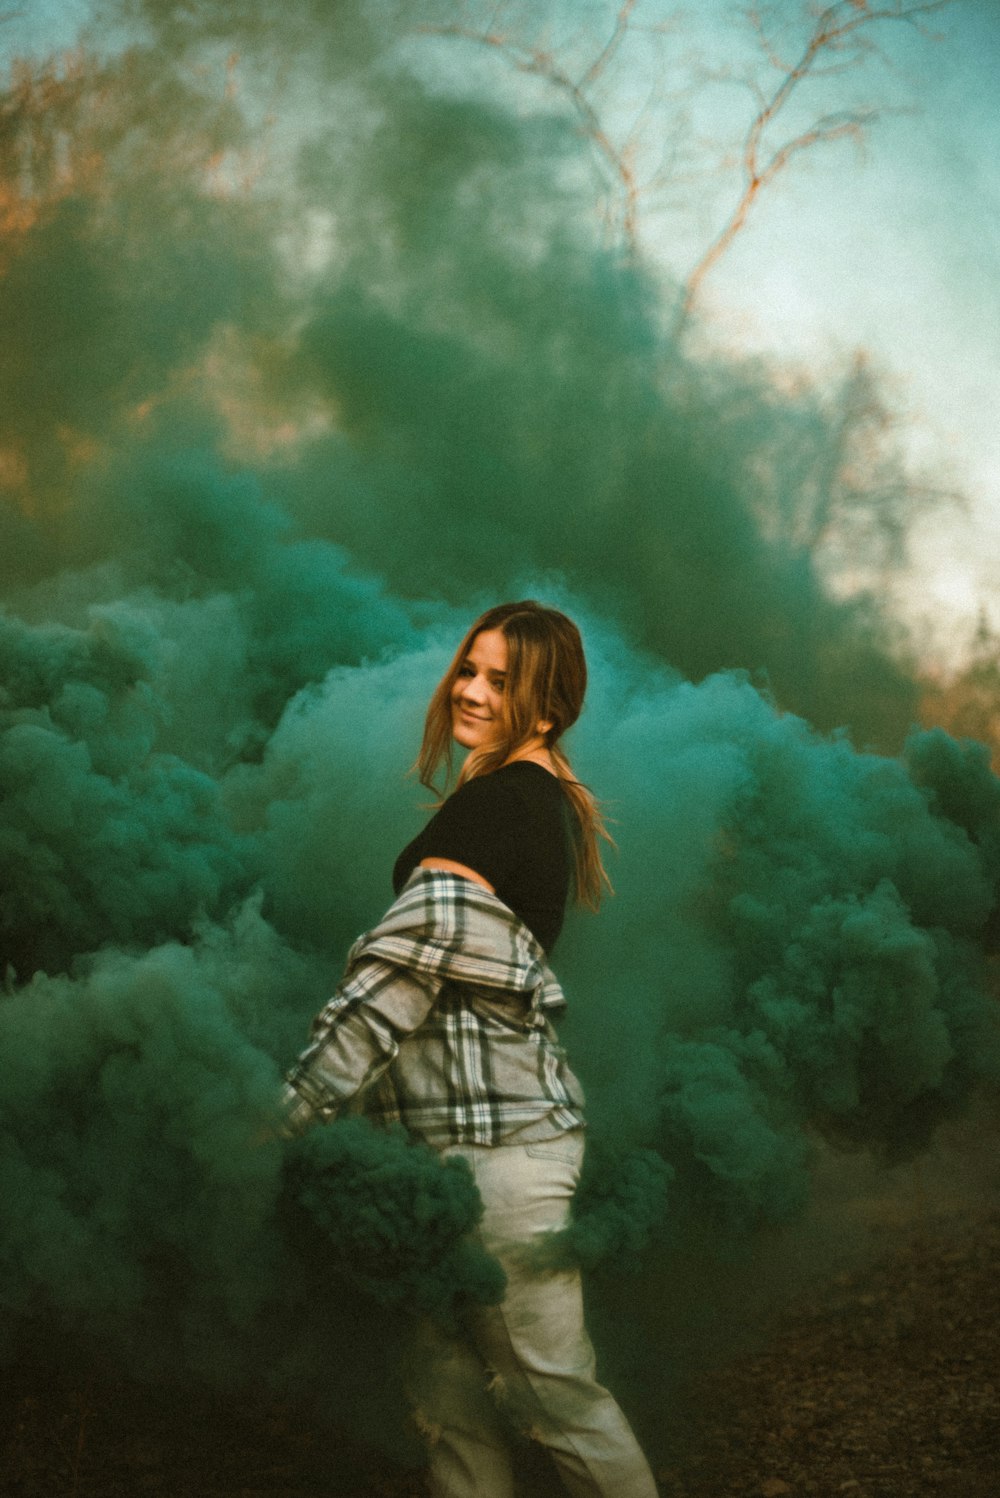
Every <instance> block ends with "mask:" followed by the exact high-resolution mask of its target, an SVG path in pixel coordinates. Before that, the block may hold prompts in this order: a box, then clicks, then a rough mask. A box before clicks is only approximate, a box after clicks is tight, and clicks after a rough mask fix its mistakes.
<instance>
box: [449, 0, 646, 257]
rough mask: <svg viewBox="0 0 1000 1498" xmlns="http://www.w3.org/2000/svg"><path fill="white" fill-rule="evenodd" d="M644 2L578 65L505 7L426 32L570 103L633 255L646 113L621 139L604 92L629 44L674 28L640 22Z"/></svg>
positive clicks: (621, 17)
mask: <svg viewBox="0 0 1000 1498" xmlns="http://www.w3.org/2000/svg"><path fill="white" fill-rule="evenodd" d="M641 3H642V0H621V3H620V4H619V5H618V8H617V11H616V12H615V14H614V16H613V18H611V19H610V21H609V28H608V32H607V35H606V37H605V38H604V39H603V40H601V41H597V42H595V44H594V46H593V48H592V49H590V51H589V55H588V56H587V57H586V58H585V59H584V60H583V61H581V62H579V63H577V64H576V66H573V65H572V64H571V63H570V62H569V61H568V60H567V59H566V58H565V57H561V56H560V53H559V52H558V51H557V50H556V48H555V47H553V46H552V45H551V44H549V43H548V42H545V41H531V40H528V39H527V38H526V37H524V36H522V35H519V34H518V32H517V30H516V29H513V28H512V27H511V26H509V25H505V24H503V15H502V12H503V7H499V6H498V7H494V8H493V11H492V14H491V17H490V19H489V21H488V22H487V23H486V24H485V25H476V24H475V23H474V22H473V21H471V20H465V21H454V22H446V23H440V24H437V25H428V26H422V27H421V28H420V31H421V33H422V34H423V35H425V36H436V37H445V38H451V39H453V40H460V41H466V42H473V43H475V44H477V45H479V46H482V47H488V48H490V49H492V50H493V51H495V52H497V53H499V54H500V55H502V56H503V58H504V59H505V60H506V61H507V62H508V63H509V64H510V65H511V66H512V67H513V68H515V69H516V71H517V72H519V73H523V74H525V75H526V76H528V77H532V78H539V79H541V80H543V81H544V82H545V83H546V84H547V85H548V86H549V87H550V88H551V89H552V90H553V91H554V92H555V93H556V94H557V95H559V96H560V97H561V98H562V99H563V100H564V101H565V102H566V103H567V104H568V106H569V108H570V110H571V111H572V113H573V114H574V115H575V117H576V120H577V123H578V125H579V127H580V130H581V132H582V134H583V135H584V136H585V137H586V138H587V140H589V141H590V143H591V145H592V147H593V149H594V151H595V153H596V155H597V158H598V160H599V162H600V164H601V166H602V168H603V170H604V171H605V172H606V174H607V175H608V177H609V179H610V182H611V184H612V194H611V196H612V198H613V199H615V200H616V201H617V208H613V209H612V210H611V212H610V214H609V217H611V219H612V220H613V221H615V222H614V227H615V228H616V230H618V231H620V233H621V235H622V238H623V240H624V242H625V244H626V246H627V247H628V249H629V250H630V251H631V250H634V249H635V247H636V241H637V233H638V217H639V199H640V195H641V194H642V192H643V189H644V187H645V186H648V184H644V183H642V182H641V181H640V178H639V174H638V172H637V169H636V164H635V157H636V145H637V139H638V136H639V133H640V131H641V129H642V126H643V123H644V118H645V111H640V113H639V115H638V116H637V117H635V118H633V119H632V121H631V122H630V124H629V127H628V128H627V130H626V131H625V132H624V134H623V135H620V134H619V133H617V132H616V131H614V130H613V129H612V127H611V126H610V125H609V124H608V122H607V120H606V118H605V114H604V112H603V109H602V103H601V100H600V98H599V90H600V86H601V85H602V84H603V83H604V82H605V81H606V78H607V75H608V74H609V72H610V70H611V68H612V65H613V64H614V62H615V60H616V58H617V57H618V54H619V53H620V51H621V49H622V46H623V43H624V42H625V41H626V39H628V38H629V37H630V36H633V35H635V34H637V33H641V34H642V35H643V36H644V37H646V38H659V37H662V36H664V35H666V34H667V32H668V30H669V29H670V25H669V23H667V22H659V23H656V24H647V23H644V22H640V21H639V18H638V15H637V12H638V10H639V8H640V6H641Z"/></svg>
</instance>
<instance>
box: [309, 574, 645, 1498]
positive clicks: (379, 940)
mask: <svg viewBox="0 0 1000 1498" xmlns="http://www.w3.org/2000/svg"><path fill="white" fill-rule="evenodd" d="M586 677H587V673H586V664H585V661H584V655H583V647H582V644H581V641H580V635H579V631H578V630H577V628H576V626H575V625H574V624H573V623H572V621H571V620H570V619H568V618H567V617H566V615H565V614H562V613H559V612H558V611H557V610H555V609H549V608H544V607H542V606H541V605H540V604H537V603H535V602H533V601H531V600H528V601H526V602H521V603H510V604H502V605H500V606H499V607H497V608H494V609H490V610H489V611H488V612H487V613H485V614H483V616H482V617H481V618H480V619H477V620H476V622H475V624H473V626H472V628H471V629H470V630H469V632H468V634H467V635H466V637H465V639H464V640H463V641H462V644H461V645H460V647H459V649H458V652H457V654H456V655H455V658H454V660H453V661H452V663H451V665H450V667H449V668H448V671H447V672H446V673H445V676H444V678H443V680H442V681H441V683H440V684H439V686H438V688H437V690H436V691H435V693H434V696H433V697H432V699H431V703H430V707H429V709H428V712H427V721H426V726H425V730H424V738H423V744H422V746H421V751H420V756H419V758H418V761H417V766H418V768H419V771H420V777H421V780H422V781H423V783H424V784H426V785H428V786H431V787H433V777H434V774H435V772H436V770H437V769H438V767H439V765H440V763H441V760H442V759H445V760H446V761H447V765H448V770H449V772H450V770H451V756H452V745H453V743H457V744H458V745H459V746H460V747H461V748H463V749H465V750H467V751H468V755H467V758H466V760H465V763H464V765H463V767H462V770H461V773H460V774H459V776H458V784H457V787H456V789H455V791H454V792H453V794H452V795H450V796H449V797H448V798H447V799H446V800H445V801H444V802H443V803H442V805H441V806H440V808H439V809H438V811H437V812H436V813H435V815H434V816H433V817H431V819H430V821H429V822H428V824H427V826H426V827H425V828H424V829H423V831H422V832H421V833H420V834H419V835H418V836H417V837H416V838H414V840H413V841H412V842H411V843H410V844H409V845H408V846H407V847H406V848H404V849H403V851H402V853H401V854H400V855H399V858H398V859H397V861H396V866H395V869H394V873H393V883H394V887H395V889H396V891H397V893H398V894H399V898H398V899H397V900H396V903H395V904H394V905H393V906H392V907H391V909H390V910H389V911H388V912H387V914H386V916H385V918H384V919H383V921H382V922H381V923H380V925H379V926H377V927H376V928H375V929H374V930H373V931H371V932H368V933H367V934H366V935H365V936H363V937H360V938H359V940H358V941H357V942H356V943H355V945H354V947H353V948H352V949H351V952H350V954H349V956H348V962H347V969H346V972H345V975H344V978H343V980H342V982H341V984H340V986H339V988H338V990H337V993H336V994H335V996H334V998H333V999H332V1001H331V1002H330V1004H328V1005H327V1006H326V1008H325V1009H324V1010H323V1011H322V1013H321V1014H320V1015H319V1016H318V1017H317V1020H316V1022H315V1024H314V1027H313V1035H312V1043H311V1044H310V1046H309V1047H308V1049H307V1050H306V1051H305V1052H304V1053H303V1055H302V1056H301V1057H300V1059H299V1061H298V1063H297V1065H296V1066H295V1067H294V1068H293V1070H292V1072H291V1073H290V1074H289V1078H288V1087H287V1089H286V1099H285V1102H286V1115H287V1130H288V1132H290V1133H297V1132H301V1130H302V1129H304V1128H306V1127H308V1125H309V1124H310V1123H311V1122H313V1121H314V1120H316V1119H317V1118H323V1119H328V1118H331V1117H333V1116H335V1115H336V1114H337V1113H338V1112H341V1111H342V1110H343V1108H344V1105H345V1103H349V1102H350V1101H351V1100H354V1099H357V1098H358V1096H359V1095H360V1094H361V1093H364V1111H365V1112H366V1114H368V1115H369V1116H371V1117H373V1118H375V1119H376V1120H379V1121H383V1122H402V1123H403V1124H405V1126H406V1127H407V1128H408V1129H409V1130H410V1132H411V1133H412V1134H414V1135H415V1136H416V1137H417V1138H419V1139H421V1140H423V1141H424V1142H426V1143H427V1144H429V1145H430V1146H431V1147H432V1148H434V1149H436V1150H438V1151H439V1152H440V1153H441V1154H442V1155H443V1156H446V1157H447V1156H449V1155H455V1154H460V1155H462V1156H463V1157H464V1158H465V1159H466V1160H467V1161H468V1162H469V1165H470V1166H471V1169H472V1172H473V1175H474V1177H475V1180H476V1184H477V1186H478V1188H479V1192H480V1195H481V1197H482V1200H483V1207H484V1212H483V1218H482V1222H481V1224H480V1227H479V1233H480V1236H481V1238H482V1241H483V1244H484V1246H485V1247H486V1248H487V1249H488V1250H489V1251H490V1252H491V1253H493V1254H494V1255H495V1256H496V1257H497V1258H498V1259H499V1260H500V1263H501V1264H502V1266H503V1268H504V1271H505V1273H506V1276H507V1290H506V1294H505V1296H504V1299H503V1301H502V1303H501V1304H500V1305H499V1306H490V1307H482V1306H480V1307H476V1308H475V1309H474V1310H472V1311H471V1312H469V1313H468V1316H467V1319H466V1324H465V1328H464V1330H465V1333H466V1335H465V1336H464V1337H461V1338H460V1337H446V1336H445V1335H444V1334H443V1333H437V1334H436V1342H435V1345H434V1346H433V1347H432V1346H431V1345H430V1343H428V1345H427V1348H426V1349H425V1353H426V1355H425V1356H424V1358H423V1366H422V1370H421V1374H420V1378H419V1382H420V1384H421V1388H420V1390H419V1395H418V1423H419V1424H420V1426H421V1428H422V1430H423V1431H424V1433H425V1435H426V1437H427V1439H428V1444H429V1450H430V1478H431V1491H432V1493H433V1494H435V1495H436V1498H446V1495H447V1498H465V1495H469V1498H471V1495H477V1498H511V1495H512V1494H513V1491H514V1489H513V1479H512V1475H511V1464H510V1458H509V1451H508V1441H507V1435H506V1427H505V1425H504V1420H503V1418H502V1417H501V1415H500V1413H499V1411H500V1410H502V1411H503V1414H504V1415H505V1416H506V1417H507V1418H508V1419H509V1420H511V1421H513V1423H514V1424H515V1425H516V1426H518V1427H519V1428H520V1429H521V1430H522V1431H523V1432H525V1433H527V1434H529V1435H530V1436H531V1437H532V1438H534V1439H536V1440H538V1441H540V1442H542V1443H543V1444H544V1445H545V1446H546V1447H547V1448H548V1449H549V1451H550V1453H551V1455H552V1458H553V1460H554V1462H555V1464H556V1467H557V1469H558V1471H559V1473H560V1476H561V1477H562V1480H563V1482H564V1484H565V1487H566V1489H567V1491H568V1492H570V1493H571V1494H574V1495H577V1498H654V1495H655V1493H656V1487H655V1484H654V1482H653V1478H652V1476H651V1474H650V1471H649V1468H648V1466H647V1465H646V1462H645V1459H644V1458H643V1456H642V1453H641V1451H640V1450H639V1447H638V1445H637V1443H636V1440H635V1437H634V1436H633V1434H632V1431H631V1430H630V1428H629V1426H628V1424H627V1422H626V1420H625V1418H624V1416H623V1415H622V1413H621V1411H620V1410H619V1408H618V1406H617V1404H616V1403H615V1402H614V1400H613V1399H612V1397H611V1395H610V1394H608V1392H607V1391H606V1390H605V1389H603V1388H602V1387H601V1385H600V1384H599V1383H598V1382H597V1381H596V1376H595V1366H594V1354H593V1349H592V1347H591V1344H590V1340H589V1338H588V1336H587V1333H586V1330H585V1328H584V1323H583V1305H582V1295H581V1285H580V1276H579V1273H578V1272H576V1271H571V1272H566V1271H551V1270H545V1269H542V1268H541V1267H539V1263H538V1261H537V1257H536V1259H535V1260H534V1261H533V1258H532V1253H531V1250H532V1249H533V1247H535V1246H537V1245H538V1244H539V1242H540V1241H541V1240H542V1239H544V1237H545V1235H547V1234H549V1233H552V1232H557V1231H558V1230H559V1229H561V1228H564V1227H565V1226H566V1224H567V1222H568V1220H569V1213H570V1204H571V1201H572V1197H573V1192H574V1189H575V1187H576V1183H577V1180H578V1178H579V1173H580V1166H581V1163H582V1159H583V1127H584V1121H583V1113H582V1106H583V1098H582V1094H581V1092H580V1088H579V1084H578V1083H577V1081H576V1079H575V1078H574V1076H573V1074H572V1072H571V1071H570V1070H569V1067H568V1066H567V1064H566V1059H565V1056H564V1054H563V1052H562V1051H561V1049H560V1048H559V1046H558V1044H557V1041H556V1037H555V1032H554V1030H553V1027H552V1022H551V1018H550V1015H551V1013H552V1012H553V1011H555V1010H558V1009H560V1008H562V1007H564V1004H565V1000H564V998H563V996H562V992H561V990H560V988H559V985H558V983H557V982H556V980H555V978H554V976H553V974H552V972H551V970H550V968H549V967H548V965H547V961H546V954H547V953H548V952H550V951H551V949H552V947H553V945H554V943H555V941H556V939H557V937H558V935H559V930H560V927H561V925H562V920H563V913H564V910H565V905H566V900H567V896H568V893H569V889H570V886H571V884H572V885H573V887H574V891H575V894H576V896H577V898H578V899H579V900H581V901H582V902H583V903H585V904H589V905H590V906H592V907H594V908H596V906H597V903H598V901H599V898H600V893H601V883H602V879H604V878H605V875H604V870H603V868H602V865H601V858H600V851H599V843H598V839H599V838H600V837H601V836H602V835H603V836H606V833H605V832H604V828H603V825H602V823H601V819H600V815H599V813H598V810H597V807H596V805H595V803H594V799H593V797H592V796H591V795H590V793H589V792H588V791H587V790H586V788H585V787H584V786H582V785H581V784H580V782H579V781H577V780H576V779H575V777H574V775H573V772H572V770H571V768H570V765H569V761H568V760H567V758H566V756H565V753H564V752H563V750H562V748H561V747H560V739H561V738H562V735H563V734H564V733H565V731H566V730H567V729H568V728H569V727H570V726H571V724H573V723H574V722H575V721H576V719H577V717H578V716H579V713H580V709H581V707H582V705H583V697H584V691H585V688H586ZM487 1384H488V1385H489V1388H490V1393H491V1395H492V1398H491V1397H488V1396H487V1393H486V1386H487Z"/></svg>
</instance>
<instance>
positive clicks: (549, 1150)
mask: <svg viewBox="0 0 1000 1498" xmlns="http://www.w3.org/2000/svg"><path fill="white" fill-rule="evenodd" d="M583 1143H584V1140H583V1131H582V1129H573V1130H572V1131H567V1132H566V1133H565V1134H559V1135H558V1136H557V1137H556V1138H555V1139H543V1140H540V1141H539V1143H538V1144H526V1145H525V1146H524V1149H525V1153H526V1154H528V1155H530V1156H531V1157H532V1159H533V1160H563V1161H565V1162H566V1164H567V1165H579V1164H580V1163H581V1161H582V1160H583Z"/></svg>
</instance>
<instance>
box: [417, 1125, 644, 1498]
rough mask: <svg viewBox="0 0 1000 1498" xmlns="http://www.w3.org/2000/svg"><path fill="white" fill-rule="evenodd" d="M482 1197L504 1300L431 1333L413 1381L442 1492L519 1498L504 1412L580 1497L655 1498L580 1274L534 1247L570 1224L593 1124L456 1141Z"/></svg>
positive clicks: (483, 1229)
mask: <svg viewBox="0 0 1000 1498" xmlns="http://www.w3.org/2000/svg"><path fill="white" fill-rule="evenodd" d="M456 1154H460V1155H463V1156H464V1157H465V1159H467V1160H468V1161H469V1164H470V1165H471V1167H472V1171H473V1174H474V1176H475V1180H476V1185H477V1186H478V1187H479V1192H480V1195H481V1197H482V1199H483V1204H484V1209H485V1210H484V1214H483V1220H482V1223H481V1224H480V1227H479V1235H480V1238H481V1240H482V1242H483V1244H484V1246H485V1247H486V1248H487V1249H488V1250H489V1252H490V1253H492V1254H495V1255H496V1257H497V1258H498V1259H499V1260H500V1262H501V1264H502V1265H503V1268H504V1271H505V1273H506V1275H507V1293H506V1295H505V1297H504V1299H503V1301H502V1302H501V1304H500V1305H498V1306H475V1307H473V1308H472V1310H471V1311H470V1312H469V1313H468V1314H467V1316H466V1318H465V1323H464V1324H465V1330H466V1332H467V1336H466V1337H461V1336H454V1337H451V1336H447V1335H446V1334H444V1333H443V1332H441V1331H440V1330H439V1329H431V1328H429V1327H428V1328H427V1329H426V1333H425V1338H424V1340H423V1341H422V1344H421V1350H420V1364H421V1366H420V1370H419V1373H418V1374H417V1376H416V1377H415V1378H414V1379H413V1380H411V1391H412V1394H413V1397H414V1401H415V1407H416V1408H415V1414H416V1419H417V1423H418V1425H419V1426H420V1428H421V1430H422V1432H423V1434H424V1437H425V1439H426V1441H427V1443H428V1448H429V1458H430V1467H429V1476H430V1491H431V1493H432V1494H433V1498H473V1495H476V1498H514V1480H513V1475H512V1469H511V1461H510V1455H509V1445H508V1436H507V1430H506V1429H505V1418H506V1420H507V1421H508V1422H510V1424H513V1425H514V1426H515V1427H516V1428H517V1429H519V1430H520V1431H522V1432H523V1433H524V1434H526V1435H528V1436H529V1437H530V1438H531V1439H533V1440H537V1441H540V1442H541V1443H542V1444H543V1445H544V1446H546V1447H547V1448H548V1451H549V1453H550V1455H551V1457H552V1459H553V1461H554V1462H555V1465H556V1468H557V1470H558V1472H559V1475H560V1477H561V1478H562V1481H563V1484H564V1486H565V1488H566V1491H567V1492H568V1493H570V1494H572V1495H573V1498H655V1495H656V1484H655V1483H654V1481H653V1477H652V1473H651V1472H650V1470H649V1467H648V1465H647V1463H646V1460H645V1458H644V1456H643V1454H642V1452H641V1451H640V1449H639V1445H638V1443H637V1441H636V1439H635V1436H634V1435H633V1434H632V1430H631V1428H630V1426H629V1424H628V1422H627V1421H626V1419H625V1416H624V1415H623V1414H622V1412H621V1410H620V1409H619V1408H618V1405H617V1404H616V1403H615V1401H614V1399H613V1398H612V1397H611V1395H610V1394H609V1393H608V1391H607V1390H606V1389H604V1388H602V1386H601V1385H600V1384H599V1383H598V1382H597V1378H596V1370H595V1362H594V1349H593V1347H592V1346H591V1342H590V1338H589V1337H588V1335H587V1331H586V1328H585V1326H584V1324H583V1296H582V1287H581V1283H580V1274H579V1272H578V1271H576V1270H568V1271H562V1270H559V1271H548V1270H539V1269H538V1268H537V1267H533V1266H532V1265H531V1264H530V1263H528V1262H527V1261H526V1255H525V1252H524V1250H525V1249H526V1248H530V1247H531V1246H532V1245H534V1244H536V1243H537V1242H538V1240H539V1238H540V1236H541V1235H543V1234H545V1233H550V1232H553V1231H556V1230H558V1229H560V1228H563V1227H565V1226H566V1223H567V1221H568V1219H569V1211H570V1203H571V1201H572V1197H573V1192H574V1190H575V1188H576V1183H577V1180H578V1179H579V1174H580V1166H581V1164H582V1162H583V1131H582V1130H575V1131H573V1132H571V1133H566V1134H563V1135H560V1136H559V1137H558V1138H557V1139H552V1140H546V1141H545V1142H544V1143H540V1144H518V1145H493V1146H489V1145H475V1144H472V1145H454V1146H451V1147H450V1148H448V1149H445V1150H443V1151H442V1155H443V1156H444V1157H447V1156H449V1155H456Z"/></svg>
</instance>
